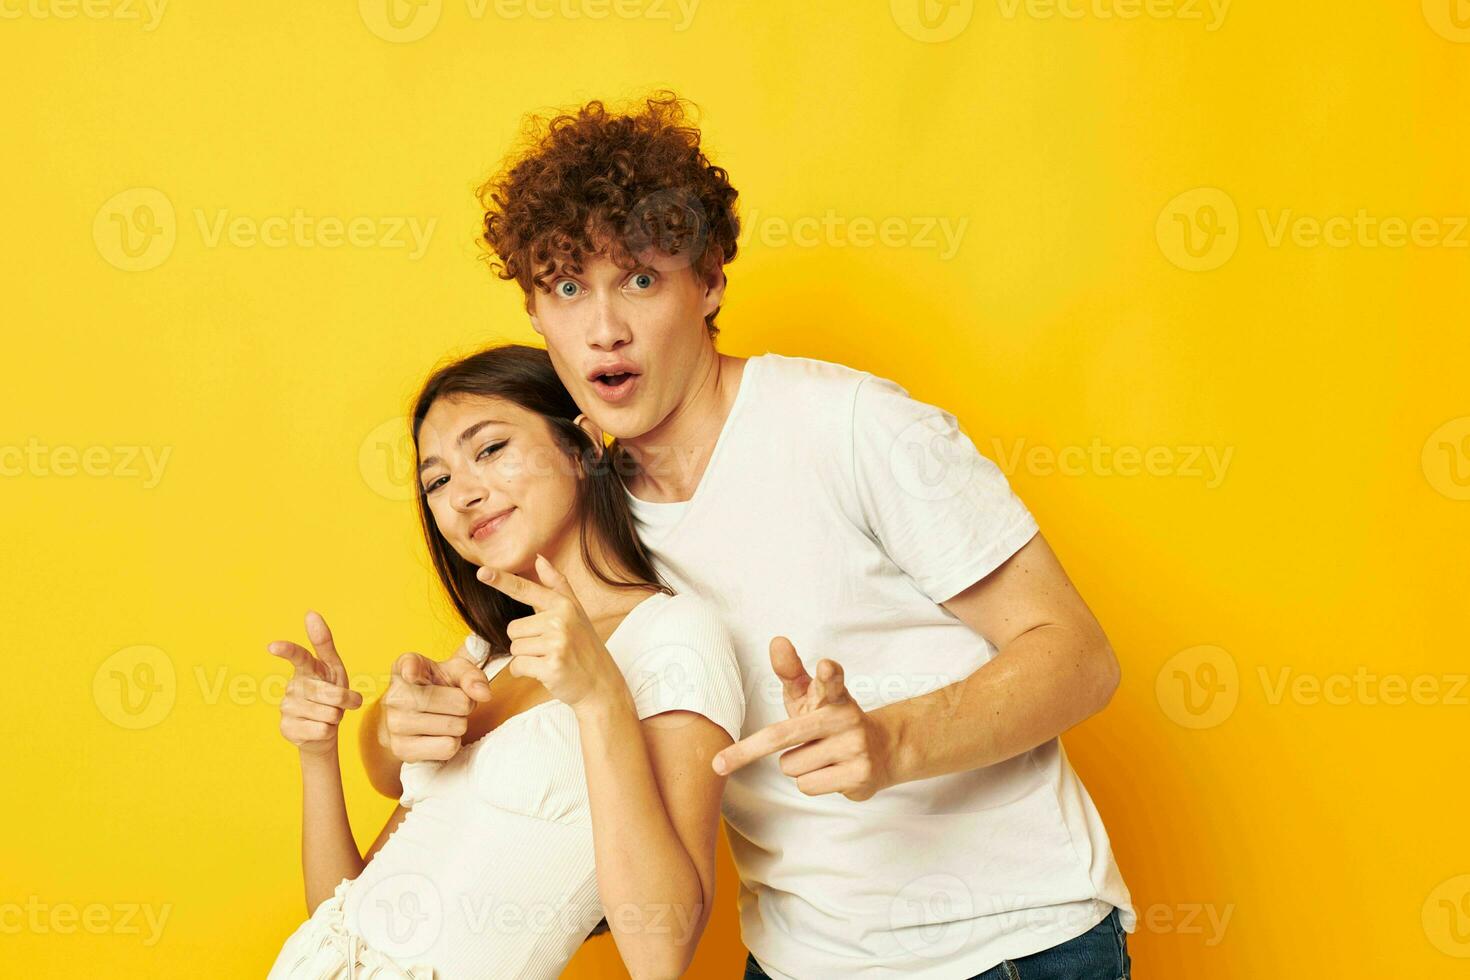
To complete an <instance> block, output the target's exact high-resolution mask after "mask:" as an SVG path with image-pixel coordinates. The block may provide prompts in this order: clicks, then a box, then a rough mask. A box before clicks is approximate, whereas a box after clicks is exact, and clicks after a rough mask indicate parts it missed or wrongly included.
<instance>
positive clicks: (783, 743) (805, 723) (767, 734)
mask: <svg viewBox="0 0 1470 980" xmlns="http://www.w3.org/2000/svg"><path fill="white" fill-rule="evenodd" d="M826 728H827V726H826V717H825V716H824V715H821V714H816V713H813V714H809V715H800V716H798V717H796V718H788V719H786V720H785V721H778V722H776V723H775V724H774V725H767V726H766V727H765V728H762V729H761V730H760V731H758V732H756V733H755V734H754V735H750V736H748V737H747V738H743V739H741V740H740V741H738V742H736V743H735V744H734V745H730V746H727V747H726V748H724V749H723V750H721V751H720V752H718V753H717V754H716V755H715V758H714V762H713V765H714V769H715V772H717V773H719V774H720V775H722V776H723V775H728V774H729V773H732V772H734V771H735V770H737V769H741V768H743V767H745V766H748V765H750V764H751V763H752V762H754V761H756V760H757V759H764V758H765V757H766V756H768V755H771V754H772V753H775V752H780V751H782V750H783V749H789V748H791V747H793V746H796V745H801V744H802V743H803V742H810V741H811V740H812V739H815V738H820V737H822V736H823V735H825V734H827V730H826Z"/></svg>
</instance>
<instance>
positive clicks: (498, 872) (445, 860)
mask: <svg viewBox="0 0 1470 980" xmlns="http://www.w3.org/2000/svg"><path fill="white" fill-rule="evenodd" d="M606 645H607V649H608V652H609V653H611V654H612V655H613V658H614V659H615V660H616V661H617V663H618V666H619V667H620V668H621V669H622V671H623V676H624V677H625V678H626V679H627V682H628V689H629V690H630V691H631V692H632V694H633V701H634V704H635V706H636V708H637V712H638V717H639V718H647V717H650V716H652V715H656V714H659V713H661V712H665V711H675V710H685V711H694V712H697V713H699V714H701V715H704V716H705V717H706V718H709V719H710V720H711V721H713V722H715V724H717V725H719V726H720V727H721V728H723V729H724V730H725V731H727V732H729V733H730V737H731V738H738V737H739V732H740V727H741V717H742V715H743V713H744V710H745V704H744V698H743V695H742V692H741V686H740V674H739V669H738V668H737V666H736V663H735V659H734V654H733V652H732V651H731V648H730V640H729V634H728V632H727V631H726V628H725V625H724V623H723V622H721V621H720V619H719V617H718V615H717V614H716V613H715V611H714V610H713V609H712V608H711V606H710V605H709V604H708V603H706V602H704V601H703V600H701V599H699V598H697V597H694V596H686V595H678V596H669V595H666V594H663V593H656V594H653V595H650V596H649V597H648V598H647V599H644V600H643V601H642V602H640V603H639V604H638V605H637V606H634V607H633V609H632V610H631V611H630V612H629V613H628V615H627V616H625V617H624V618H623V621H622V622H621V623H619V624H618V626H617V628H616V629H615V630H614V631H613V633H612V635H611V636H609V637H608V640H607V644H606ZM465 646H466V650H467V652H468V653H469V654H470V655H471V657H472V659H474V660H475V662H476V663H480V664H482V665H484V664H485V658H486V657H487V656H488V655H489V652H490V651H489V647H488V645H487V644H486V643H485V641H484V640H483V639H481V638H480V637H479V636H476V635H474V634H471V635H470V636H469V638H468V639H467V640H466V641H465ZM509 662H510V660H509V658H508V657H497V658H496V659H494V660H493V661H490V662H489V663H488V665H485V666H486V673H487V674H489V675H490V676H492V677H493V676H494V675H495V674H496V673H498V672H499V671H500V670H501V669H502V668H504V667H505V665H506V664H507V663H509ZM401 776H402V782H403V796H402V797H401V798H400V800H399V802H400V803H402V804H403V805H404V806H405V807H409V808H410V809H409V812H408V813H407V814H406V815H405V816H404V818H403V822H402V823H400V824H399V825H398V827H397V828H395V829H394V831H393V833H392V834H391V835H390V836H389V838H388V840H387V841H386V842H385V843H384V844H383V847H382V849H381V850H380V851H378V853H377V854H376V855H375V856H374V857H373V860H372V861H370V862H369V863H368V865H367V867H366V868H364V869H363V872H362V874H360V875H358V877H357V878H355V879H353V880H351V881H344V882H343V885H345V890H344V889H343V888H342V886H339V897H340V899H341V902H340V913H338V914H337V915H336V916H335V920H339V921H337V923H336V925H335V926H332V925H331V923H332V921H334V920H333V917H332V916H331V915H330V914H328V913H329V912H330V911H331V910H326V911H323V909H322V908H319V909H318V912H320V913H322V914H320V915H314V916H313V917H312V919H309V920H307V922H306V923H303V925H302V926H301V928H300V929H299V930H298V934H297V935H293V936H292V937H291V939H290V940H288V942H287V946H286V949H285V950H283V952H282V955H281V957H280V958H278V960H277V967H276V969H275V970H273V972H272V973H271V977H272V978H276V977H282V978H286V977H290V978H296V977H304V976H307V975H310V976H317V975H326V974H325V973H322V970H323V969H332V968H340V967H341V965H342V964H341V963H338V962H337V961H336V960H335V959H334V955H335V949H334V948H333V947H332V945H331V944H330V943H329V942H328V937H327V935H326V934H327V933H328V931H329V929H331V928H336V929H338V930H342V929H345V931H346V932H348V933H351V934H352V935H354V936H356V937H358V938H359V939H360V940H361V941H362V942H364V943H366V944H367V946H368V947H370V948H371V949H372V950H374V951H376V952H377V953H381V954H383V955H385V956H387V957H388V958H390V959H391V960H393V961H394V962H397V963H399V964H401V965H403V966H405V967H407V966H431V967H432V968H433V970H434V976H435V978H436V980H454V978H458V977H518V978H540V977H545V978H553V977H557V976H559V975H560V974H561V971H562V969H563V968H564V967H565V966H566V964H567V961H568V960H570V959H571V958H572V955H573V954H574V953H576V951H577V949H578V947H580V946H581V945H582V942H583V940H585V939H586V938H587V934H588V933H589V932H591V931H592V929H593V928H594V927H595V926H596V925H597V923H598V921H599V920H600V919H601V918H602V916H603V911H602V905H601V901H600V900H599V898H598V894H597V874H596V867H595V863H594V858H593V848H592V815H591V810H590V808H589V805H588V799H587V777H586V774H585V772H584V771H583V768H582V751H581V743H580V741H579V739H578V732H577V719H576V715H575V714H574V713H573V711H572V709H571V708H570V707H568V706H567V705H565V704H563V703H562V702H560V701H556V700H552V701H546V702H543V703H542V704H538V705H536V706H534V707H532V708H530V709H529V710H526V711H523V712H521V713H519V714H516V715H512V716H511V717H510V718H508V719H506V720H505V721H504V722H503V723H502V724H500V725H499V726H498V727H496V728H495V729H493V730H491V731H490V732H489V733H487V734H486V735H484V736H483V737H482V738H479V739H477V740H476V741H474V742H472V743H471V744H469V745H467V746H465V747H464V748H462V749H461V750H460V751H459V752H458V753H456V754H455V755H454V757H453V758H451V759H449V760H448V761H445V762H408V763H404V765H403V768H402V770H401ZM324 905H325V903H324ZM336 945H337V946H341V945H342V944H341V943H337V944H336ZM324 954H325V962H326V963H327V964H328V966H327V967H319V966H318V964H319V963H321V962H323V956H324ZM282 960H290V962H287V963H283V962H282ZM295 964H300V965H299V966H296V965H295ZM331 975H332V976H346V975H347V974H346V973H345V972H343V973H332V974H331Z"/></svg>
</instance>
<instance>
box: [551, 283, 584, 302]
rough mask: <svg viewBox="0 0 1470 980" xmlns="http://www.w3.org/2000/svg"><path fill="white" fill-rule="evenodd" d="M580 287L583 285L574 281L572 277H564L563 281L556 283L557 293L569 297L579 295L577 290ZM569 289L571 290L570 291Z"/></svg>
mask: <svg viewBox="0 0 1470 980" xmlns="http://www.w3.org/2000/svg"><path fill="white" fill-rule="evenodd" d="M580 288H581V287H579V286H578V285H577V284H576V283H574V282H572V281H571V280H570V279H563V280H562V281H561V282H559V283H557V284H556V292H557V294H558V295H560V296H565V297H568V298H571V297H573V296H575V295H577V290H578V289H580ZM568 290H570V292H568Z"/></svg>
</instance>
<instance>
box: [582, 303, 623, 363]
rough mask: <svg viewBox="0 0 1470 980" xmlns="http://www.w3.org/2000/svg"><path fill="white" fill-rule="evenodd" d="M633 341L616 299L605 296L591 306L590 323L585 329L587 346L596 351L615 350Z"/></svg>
mask: <svg viewBox="0 0 1470 980" xmlns="http://www.w3.org/2000/svg"><path fill="white" fill-rule="evenodd" d="M632 339H633V331H632V329H631V328H629V326H628V321H627V320H626V319H624V317H623V315H622V313H621V311H620V310H619V309H618V307H617V299H616V298H614V297H611V296H605V297H603V298H601V299H600V300H598V302H597V303H596V304H595V305H594V306H593V312H592V323H591V325H590V326H589V327H588V329H587V344H588V346H590V347H593V348H595V349H597V350H606V351H612V350H617V349H618V348H619V347H622V346H623V345H624V344H626V343H628V342H629V341H630V340H632Z"/></svg>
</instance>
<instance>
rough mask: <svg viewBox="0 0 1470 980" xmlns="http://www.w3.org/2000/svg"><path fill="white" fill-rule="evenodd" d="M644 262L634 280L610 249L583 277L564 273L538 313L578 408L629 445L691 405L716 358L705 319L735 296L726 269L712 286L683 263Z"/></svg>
mask: <svg viewBox="0 0 1470 980" xmlns="http://www.w3.org/2000/svg"><path fill="white" fill-rule="evenodd" d="M638 258H639V265H638V267H637V268H635V269H633V270H632V271H631V272H630V271H627V270H624V269H620V268H618V266H617V265H615V264H614V263H613V261H612V260H611V259H609V258H608V257H607V255H606V252H605V251H604V252H602V253H599V254H598V255H596V256H593V257H591V258H588V259H584V260H583V263H582V265H583V268H582V272H581V273H579V274H573V273H571V272H568V271H566V270H564V269H563V270H559V271H558V273H557V275H556V278H554V279H553V280H552V281H551V292H550V293H543V292H540V291H539V290H538V291H537V292H536V293H535V294H534V304H533V307H532V315H531V323H532V325H533V326H534V327H535V329H536V332H537V333H538V334H540V335H541V336H542V337H544V338H545V339H546V348H547V350H548V351H549V352H550V354H551V363H552V364H553V365H554V366H555V368H556V373H557V374H558V375H559V376H560V377H561V381H562V384H564V385H566V387H567V391H569V392H570V393H571V395H572V398H573V399H575V401H576V402H577V405H578V407H580V408H581V409H582V411H584V412H585V413H586V414H587V416H588V417H589V418H591V419H592V421H594V422H596V423H597V424H598V425H599V426H601V427H602V429H603V431H605V432H609V433H611V434H612V435H614V436H616V437H617V438H618V439H621V440H623V441H624V442H632V441H635V440H637V439H638V438H639V437H640V436H643V435H645V434H646V433H648V432H650V431H652V430H654V429H656V428H657V427H658V426H659V425H660V424H662V423H663V422H664V420H665V419H667V418H668V417H669V416H670V415H671V414H673V413H674V412H675V411H676V410H677V409H678V408H679V406H680V405H681V404H683V403H684V401H685V400H686V398H687V397H688V394H689V392H690V390H691V388H692V385H693V384H694V383H695V381H696V380H697V379H698V378H699V376H700V375H699V372H698V371H696V368H697V367H698V366H699V365H700V363H701V361H702V360H704V359H707V358H708V357H709V356H710V353H711V351H712V341H711V339H710V336H709V332H708V330H707V329H706V328H705V317H706V316H708V315H709V314H711V313H713V312H714V311H715V310H716V309H717V308H718V307H719V305H720V300H721V297H722V296H723V294H724V291H725V276H724V273H723V272H722V271H717V272H716V273H714V274H713V276H711V280H712V281H711V282H706V281H703V280H701V279H699V278H698V277H697V276H696V273H695V271H694V269H693V268H691V267H690V265H689V262H688V261H687V259H686V258H685V257H683V256H677V255H676V256H670V255H665V254H663V253H662V252H658V251H656V250H653V249H649V250H646V251H644V252H643V253H641V254H640V255H639V257H638ZM609 375H611V376H609Z"/></svg>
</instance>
